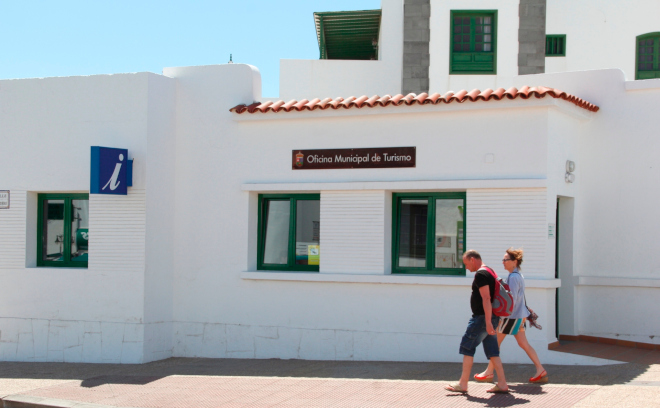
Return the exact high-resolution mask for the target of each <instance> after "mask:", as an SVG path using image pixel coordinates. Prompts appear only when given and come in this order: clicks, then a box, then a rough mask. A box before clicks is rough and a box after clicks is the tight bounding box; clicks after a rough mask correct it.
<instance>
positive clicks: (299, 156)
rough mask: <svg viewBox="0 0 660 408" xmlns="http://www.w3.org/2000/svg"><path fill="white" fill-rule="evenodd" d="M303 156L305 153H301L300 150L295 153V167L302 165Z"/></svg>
mask: <svg viewBox="0 0 660 408" xmlns="http://www.w3.org/2000/svg"><path fill="white" fill-rule="evenodd" d="M304 158H305V155H304V154H302V152H298V154H296V167H302V166H303V159H304Z"/></svg>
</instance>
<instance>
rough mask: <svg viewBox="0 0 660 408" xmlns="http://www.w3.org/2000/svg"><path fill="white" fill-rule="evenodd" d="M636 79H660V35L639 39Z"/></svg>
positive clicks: (647, 35)
mask: <svg viewBox="0 0 660 408" xmlns="http://www.w3.org/2000/svg"><path fill="white" fill-rule="evenodd" d="M636 45H637V47H636V48H637V57H636V64H635V65H636V67H637V69H636V72H635V79H653V78H660V33H649V34H644V35H640V36H639V37H637V44H636Z"/></svg>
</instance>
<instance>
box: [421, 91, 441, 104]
mask: <svg viewBox="0 0 660 408" xmlns="http://www.w3.org/2000/svg"><path fill="white" fill-rule="evenodd" d="M440 98H442V95H440V94H439V93H437V92H434V93H433V94H431V95H429V96H428V98H426V101H425V102H424V103H425V104H427V103H431V104H436V103H438V100H439V99H440Z"/></svg>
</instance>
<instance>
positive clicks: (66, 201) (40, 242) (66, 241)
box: [37, 194, 89, 268]
mask: <svg viewBox="0 0 660 408" xmlns="http://www.w3.org/2000/svg"><path fill="white" fill-rule="evenodd" d="M37 200H38V205H37V266H47V267H58V268H62V267H64V268H87V264H88V262H87V261H73V260H72V259H71V243H72V240H73V239H76V238H73V237H72V236H71V235H72V234H71V228H67V226H70V225H71V223H72V220H73V217H74V216H75V215H74V214H72V201H73V200H88V201H89V194H38V196H37ZM47 200H62V201H63V204H62V207H59V205H58V206H57V207H54V206H48V207H47V208H48V210H47V211H48V214H47V216H48V219H50V220H62V221H63V228H62V234H61V235H60V240H61V251H62V260H59V261H52V260H44V259H43V249H44V245H47V243H46V242H45V240H46V238H47V237H46V236H45V234H44V202H45V201H47Z"/></svg>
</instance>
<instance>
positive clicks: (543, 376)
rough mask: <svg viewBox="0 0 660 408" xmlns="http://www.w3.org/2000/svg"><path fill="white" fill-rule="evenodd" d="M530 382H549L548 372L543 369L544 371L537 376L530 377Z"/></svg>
mask: <svg viewBox="0 0 660 408" xmlns="http://www.w3.org/2000/svg"><path fill="white" fill-rule="evenodd" d="M529 382H531V383H535V384H540V383H547V382H548V373H547V372H546V371H545V370H543V372H542V373H541V374H539V375H537V376H536V377H532V378H530V379H529Z"/></svg>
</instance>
